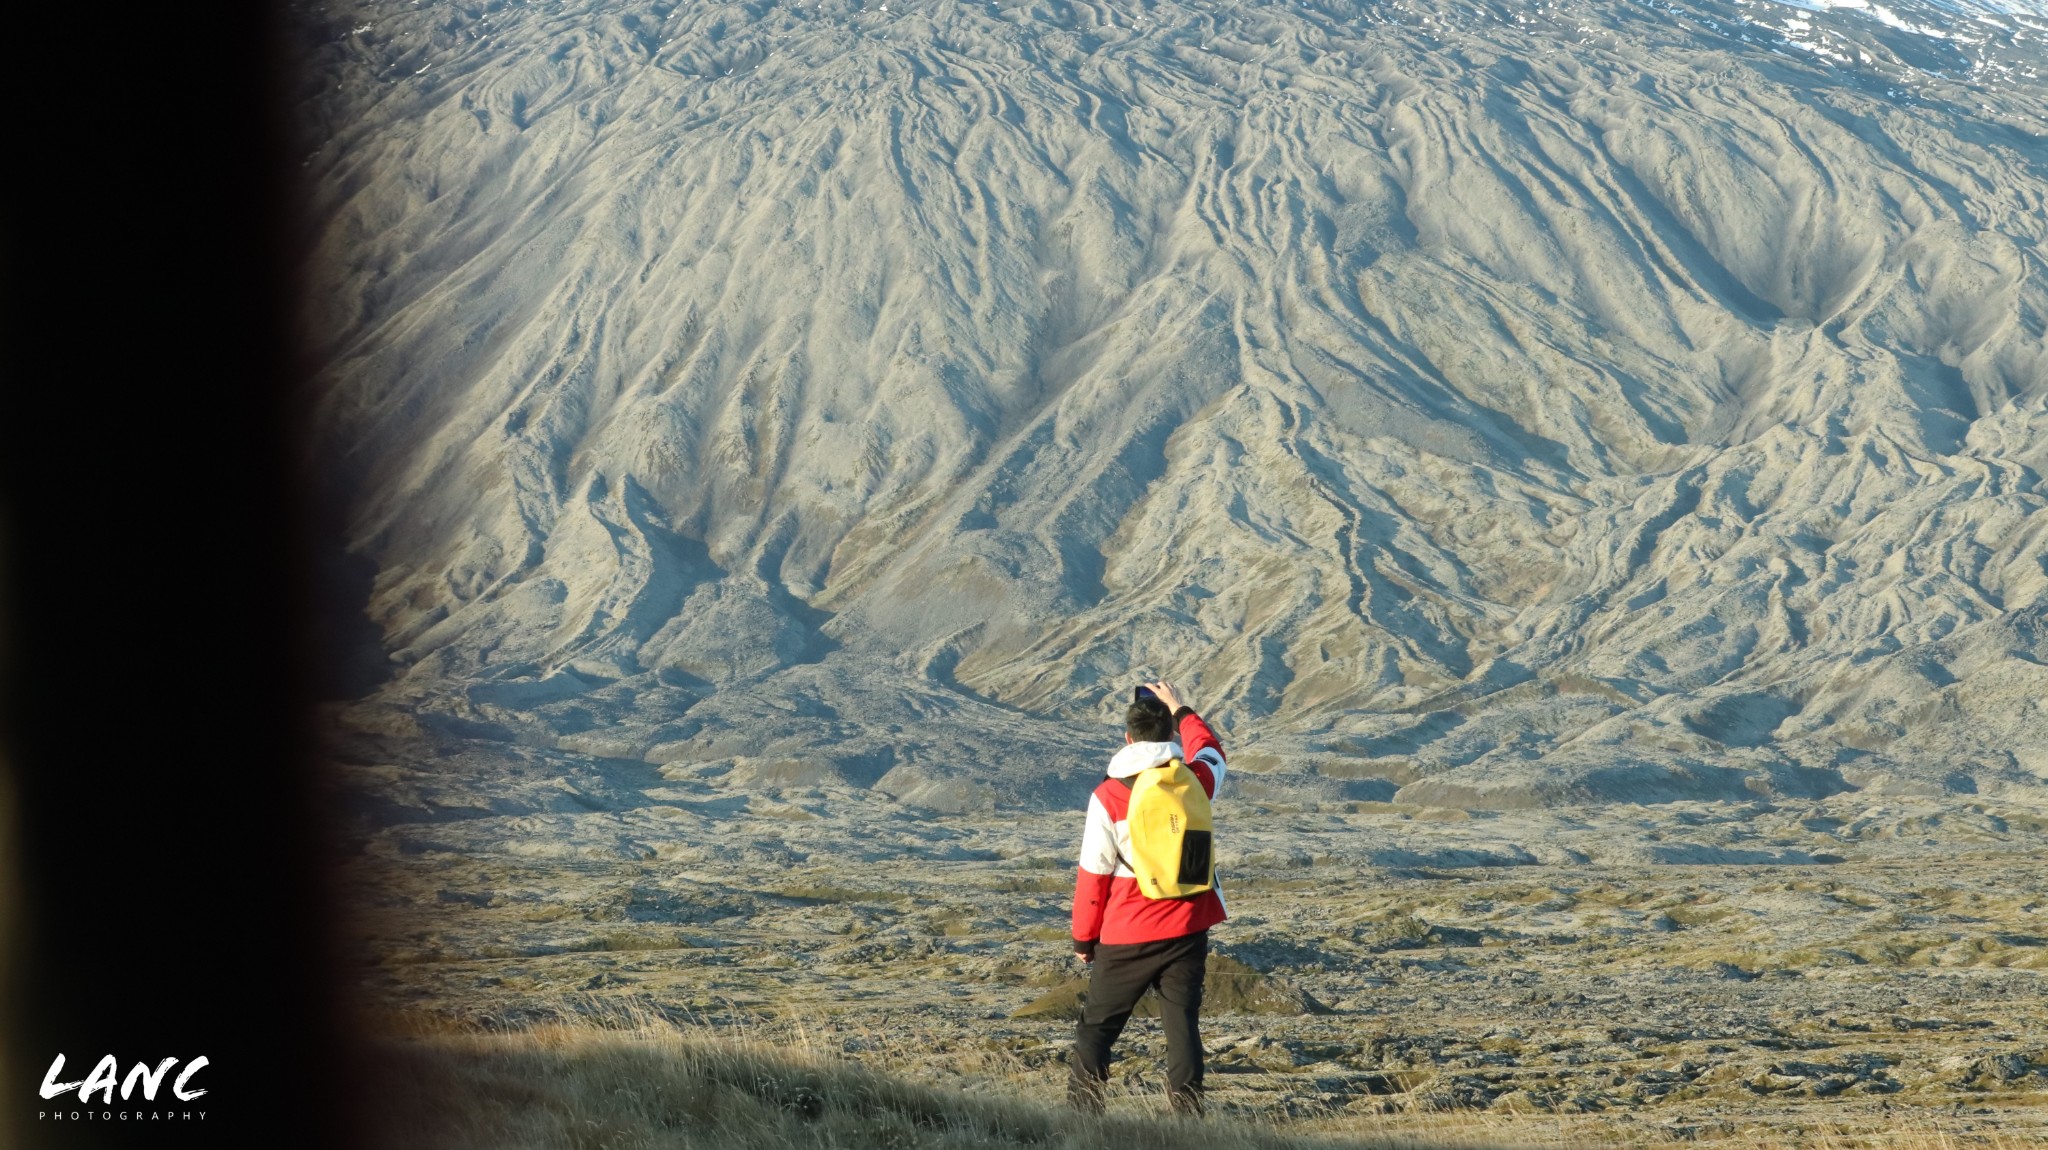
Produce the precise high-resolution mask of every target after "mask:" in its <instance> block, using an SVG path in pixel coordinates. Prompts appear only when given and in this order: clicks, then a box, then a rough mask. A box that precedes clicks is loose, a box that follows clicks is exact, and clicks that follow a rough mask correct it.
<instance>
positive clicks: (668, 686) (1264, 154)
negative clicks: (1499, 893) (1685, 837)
mask: <svg viewBox="0 0 2048 1150" xmlns="http://www.w3.org/2000/svg"><path fill="white" fill-rule="evenodd" d="M298 32H299V34H300V36H301V38H302V39H303V41H304V45H303V46H304V55H305V59H306V67H305V69H304V72H303V75H304V85H303V92H302V98H301V101H300V105H299V110H300V119H301V123H302V125H303V127H304V129H305V132H306V136H307V140H308V148H309V150H310V154H309V155H308V156H307V159H306V170H307V172H308V174H309V186H310V189H311V191H312V193H313V207H312V212H313V216H314V219H315V220H316V221H317V224H318V227H319V231H320V242H319V250H318V252H317V253H316V254H315V258H314V266H315V267H316V269H317V270H316V272H315V290H314V291H313V292H312V293H311V297H310V298H311V305H312V306H311V309H310V310H311V313H312V315H311V321H310V322H311V326H312V328H313V330H315V331H316V332H317V333H319V338H320V355H321V357H322V360H323V362H324V364H325V370H324V373H323V376H322V380H321V385H320V386H321V393H320V399H319V410H320V417H319V428H318V433H319V435H318V445H317V448H316V452H315V454H316V459H317V461H318V462H317V465H318V466H319V467H320V469H321V470H322V472H323V473H324V474H326V475H328V476H329V477H331V478H332V479H333V480H334V481H335V483H336V485H337V487H338V488H339V489H341V490H342V491H343V492H345V495H346V498H347V500H348V503H349V506H350V508H351V517H350V520H349V526H348V534H349V539H348V542H349V546H350V547H351V549H352V550H354V551H356V552H357V553H358V554H360V555H363V556H365V557H367V558H368V559H369V560H371V561H373V562H374V564H375V566H376V570H377V575H376V580H375V585H374V588H373V589H372V591H371V594H370V597H369V603H368V610H369V613H370V615H371V617H372V619H373V620H374V621H375V623H376V624H377V625H378V626H379V628H381V631H382V634H383V635H384V638H385V646H386V648H387V649H388V650H389V651H390V652H391V653H392V656H393V658H394V659H395V661H396V662H397V664H398V665H399V668H400V669H399V671H398V672H397V675H396V677H395V678H394V680H393V681H392V682H390V683H388V684H386V685H385V686H384V687H383V688H382V689H381V690H380V692H379V694H378V696H377V699H378V701H377V703H376V704H375V705H373V706H370V707H366V708H364V709H363V712H364V714H369V713H372V712H375V713H379V714H383V715H386V716H387V717H386V718H385V719H380V720H376V721H378V722H387V723H397V724H400V725H407V724H412V723H425V724H427V725H429V726H439V727H441V728H443V729H447V730H454V731H458V732H467V733H482V734H489V735H494V736H498V737H510V738H520V739H524V740H527V741H540V742H545V743H551V744H558V745H560V746H562V747H565V748H569V749H574V750H581V751H585V752H587V753H593V754H603V755H611V756H616V757H624V758H644V759H649V760H652V761H658V762H665V763H674V764H684V765H691V764H694V765H697V766H699V767H702V768H703V769H704V770H706V771H710V772H716V771H719V770H723V769H724V768H725V767H727V766H731V767H734V768H735V769H736V771H737V773H736V774H733V775H731V776H730V777H732V778H735V779H746V778H755V777H767V778H771V779H781V780H785V781H800V780H802V779H805V778H812V777H818V778H824V777H830V778H834V779H839V780H844V781H847V782H852V783H856V784H858V785H877V786H881V787H883V788H885V789H888V790H890V791H891V793H895V794H899V795H907V796H910V797H912V798H916V799H919V800H920V801H927V802H930V803H933V804H937V805H962V804H968V803H975V802H984V801H988V800H989V799H991V798H992V797H997V796H1000V797H1003V798H1017V797H1023V798H1025V799H1027V800H1032V799H1036V798H1050V797H1054V796H1058V795H1062V794H1064V791H1063V790H1062V789H1061V787H1062V786H1063V785H1064V784H1063V783H1062V782H1061V780H1063V779H1066V778H1070V777H1071V776H1072V775H1073V774H1075V773H1078V772H1083V771H1086V770H1087V769H1089V764H1090V763H1092V758H1091V757H1090V756H1091V755H1092V753H1093V750H1094V749H1095V748H1094V747H1093V745H1092V744H1093V743H1096V742H1100V736H1101V734H1102V731H1101V729H1100V727H1099V724H1100V723H1101V722H1102V721H1103V720H1104V719H1106V718H1109V717H1110V716H1111V715H1112V714H1113V712H1114V710H1115V707H1116V704H1117V701H1118V700H1119V699H1120V698H1121V696H1122V692H1123V689H1124V687H1125V685H1126V684H1128V683H1129V682H1130V681H1132V680H1133V679H1134V678H1135V677H1136V676H1138V675H1140V674H1142V673H1168V674H1173V675H1176V676H1178V677H1180V678H1181V679H1183V680H1184V681H1186V682H1187V683H1188V684H1189V685H1190V686H1191V688H1192V690H1193V691H1194V692H1195V694H1196V696H1197V698H1198V700H1200V701H1202V702H1204V703H1206V704H1211V705H1212V706H1213V709H1214V711H1215V714H1216V715H1217V717H1218V718H1219V720H1220V721H1221V723H1222V724H1223V725H1224V726H1225V727H1226V728H1227V730H1228V731H1229V732H1230V733H1231V735H1232V737H1233V738H1234V739H1235V740H1236V743H1237V745H1240V746H1244V747H1246V748H1249V749H1250V751H1251V753H1248V754H1244V755H1241V756H1240V761H1241V763H1242V765H1243V767H1244V768H1245V769H1247V770H1251V771H1258V770H1269V771H1273V772H1277V773H1278V774H1279V775H1280V776H1282V778H1276V779H1275V780H1273V781H1274V783H1275V785H1281V784H1282V783H1283V782H1284V784H1285V785H1290V786H1295V787H1300V788H1306V789H1312V790H1320V791H1323V792H1325V793H1328V792H1333V791H1336V792H1343V793H1349V794H1354V795H1359V796H1362V797H1385V796H1386V795H1388V794H1391V793H1393V791H1394V789H1395V788H1396V787H1401V788H1402V790H1401V791H1400V794H1401V796H1402V797H1403V799H1406V800H1415V801H1425V802H1440V803H1447V804H1452V805H1482V806H1515V805H1529V804H1541V803H1549V802H1559V801H1573V800H1577V799H1584V798H1619V799H1635V800H1642V801H1654V800H1657V799H1662V798H1674V797H1695V798H1711V797H1727V796H1731V795H1745V794H1749V793H1752V792H1756V791H1762V792H1764V793H1793V794H1819V793H1826V792H1829V791H1834V790H1840V789H1843V788H1845V787H1852V786H1860V787H1871V788H1876V789H1880V790H1885V789H1892V790H1919V791H1926V790H1940V789H1951V790H1955V789H1961V790H1969V789H1983V788H1994V787H2000V786H2013V785H2019V786H2032V785H2037V784H2038V782H2039V780H2040V779H2041V778H2042V777H2043V776H2048V758H2044V757H2043V756H2044V755H2048V751H2044V750H2043V749H2042V747H2043V745H2044V744H2043V741H2042V739H2041V737H2040V735H2041V732H2042V731H2043V730H2044V728H2048V710H2044V704H2043V702H2042V699H2043V697H2044V696H2048V514H2043V512H2044V510H2048V491H2044V489H2043V486H2042V482H2041V471H2042V470H2043V468H2044V466H2048V341H2044V336H2043V330H2044V323H2048V266H2044V255H2043V247H2042V242H2043V239H2044V233H2048V118H2044V116H2043V114H2042V109H2043V108H2044V107H2048V84H2044V83H2043V82H2042V80H2041V78H2040V75H2039V73H2040V69H2041V67H2042V66H2043V65H2044V64H2048V18H2044V17H2043V16H2042V15H2040V14H2036V13H2032V12H2030V11H2027V10H2024V9H2021V10H2013V6H2010V5H2008V6H2003V7H1987V6H1963V7H1934V6H1931V5H1928V4H1924V3H1913V4H1899V5H1894V6H1892V7H1890V8H1864V9H1858V10H1850V9H1839V10H1829V11H1820V12H1813V11H1808V10H1805V9H1803V8H1792V7H1784V6H1779V5H1773V4H1768V3H1754V4H1752V3H1738V4H1724V3H1719V2H1701V3H1686V4H1676V5H1671V4H1660V3H1651V4H1633V3H1626V4H1613V5H1591V4H1580V3H1562V4H1543V3H1536V4H1504V3H1503V4H1478V5H1474V4H1461V3H1437V2H1417V3H1395V4H1385V5H1364V4H1349V3H1337V2H1331V3H1312V4H1280V5H1270V6H1268V5H1257V6H1252V5H1235V4H1223V3H1187V4H1174V3H1158V4H1147V3H1135V4H1133V3H1100V4H1081V3H1065V2H1051V0H1039V2H1035V3H1028V4H1015V3H1010V4H1004V3H996V4H986V5H978V4H964V3H951V2H945V3H929V2H919V3H901V2H896V3H891V4H889V5H887V6H875V7H872V8H862V7H859V6H856V5H852V4H846V3H824V4H801V3H767V2H762V3H752V4H721V3H704V4H670V3H665V2H658V0H651V2H634V3H625V4H612V3H605V4H598V3H593V2H579V0H565V2H563V3H559V4H546V3H495V2H461V0H457V2H442V3H407V4H398V3H383V2H371V3H350V4H345V5H332V6H328V7H324V8H323V7H312V6H309V7H305V8H302V9H301V10H300V19H299V23H298ZM1020 756H1021V757H1025V758H1027V759H1028V760H1029V761H1030V762H1032V763H1034V764H1035V766H1034V773H1033V774H1032V775H1031V777H1030V779H1029V780H1028V781H1025V782H1018V781H1016V780H1015V779H1013V778H1010V777H1007V776H1008V773H1009V772H1007V771H1006V770H1005V768H1004V767H1003V766H1002V764H1003V763H1004V762H1005V761H1007V760H1014V759H1016V758H1018V757H1020Z"/></svg>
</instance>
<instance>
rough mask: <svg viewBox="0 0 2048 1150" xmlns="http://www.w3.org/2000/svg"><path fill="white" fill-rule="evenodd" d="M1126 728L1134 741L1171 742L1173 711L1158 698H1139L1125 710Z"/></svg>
mask: <svg viewBox="0 0 2048 1150" xmlns="http://www.w3.org/2000/svg"><path fill="white" fill-rule="evenodd" d="M1124 730H1126V731H1128V732H1130V736H1131V741H1132V742H1134V743H1165V742H1171V741H1172V739H1173V713H1172V712H1171V711H1168V710H1167V709H1166V704H1165V703H1162V702H1160V701H1159V700H1158V699H1156V698H1151V699H1139V700H1138V701H1137V702H1135V703H1132V704H1131V705H1130V707H1129V708H1127V709H1126V710H1125V711H1124Z"/></svg>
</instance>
